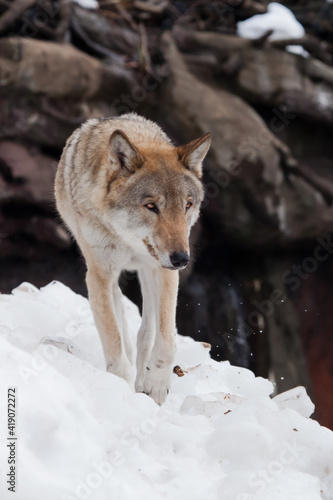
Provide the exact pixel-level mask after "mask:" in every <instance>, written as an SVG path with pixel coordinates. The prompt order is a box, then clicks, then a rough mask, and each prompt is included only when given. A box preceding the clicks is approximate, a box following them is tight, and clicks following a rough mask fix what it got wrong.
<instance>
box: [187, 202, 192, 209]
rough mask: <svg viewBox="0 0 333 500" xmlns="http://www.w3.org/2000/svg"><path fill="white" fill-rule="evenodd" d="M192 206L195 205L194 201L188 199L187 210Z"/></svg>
mask: <svg viewBox="0 0 333 500" xmlns="http://www.w3.org/2000/svg"><path fill="white" fill-rule="evenodd" d="M192 206H193V202H192V201H188V202H187V203H186V210H189V209H190V208H191V207H192Z"/></svg>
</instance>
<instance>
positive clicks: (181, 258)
mask: <svg viewBox="0 0 333 500" xmlns="http://www.w3.org/2000/svg"><path fill="white" fill-rule="evenodd" d="M189 260H190V256H189V254H188V253H187V252H174V253H173V254H171V255H170V261H171V264H172V265H173V267H175V268H176V269H179V268H180V267H185V266H186V265H187V263H188V261H189Z"/></svg>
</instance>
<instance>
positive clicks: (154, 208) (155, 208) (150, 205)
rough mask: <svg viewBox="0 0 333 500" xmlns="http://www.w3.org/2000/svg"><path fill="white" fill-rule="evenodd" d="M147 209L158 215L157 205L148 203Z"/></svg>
mask: <svg viewBox="0 0 333 500" xmlns="http://www.w3.org/2000/svg"><path fill="white" fill-rule="evenodd" d="M145 207H146V208H148V210H150V211H151V212H155V214H158V208H157V205H155V203H147V205H145Z"/></svg>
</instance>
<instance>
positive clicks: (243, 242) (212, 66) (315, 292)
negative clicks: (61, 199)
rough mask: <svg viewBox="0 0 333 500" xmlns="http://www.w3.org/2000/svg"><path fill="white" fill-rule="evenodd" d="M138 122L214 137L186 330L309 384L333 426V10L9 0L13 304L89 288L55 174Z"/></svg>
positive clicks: (177, 134)
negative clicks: (100, 126)
mask: <svg viewBox="0 0 333 500" xmlns="http://www.w3.org/2000/svg"><path fill="white" fill-rule="evenodd" d="M130 111H135V112H137V113H140V114H143V115H145V116H146V117H148V118H151V119H153V120H155V121H157V122H158V123H159V124H160V125H161V126H162V127H163V128H164V129H165V131H166V132H167V133H168V134H169V136H170V137H171V138H172V139H173V140H174V141H175V143H176V144H177V145H179V144H181V143H184V142H186V141H190V140H192V139H194V138H196V137H198V136H200V135H203V134H205V133H207V132H209V131H210V132H211V133H212V136H213V144H212V148H211V151H210V153H209V155H208V158H207V160H206V162H205V177H204V182H205V188H206V199H205V202H204V204H203V209H202V216H201V219H200V222H199V223H198V224H197V225H196V226H195V229H194V230H193V233H192V255H193V256H194V260H193V263H192V265H191V267H190V269H189V270H187V271H186V272H184V273H183V274H182V282H181V288H180V293H179V307H178V313H177V314H178V318H177V323H178V329H179V332H180V333H181V334H183V335H190V336H192V337H194V338H195V339H197V340H202V341H206V342H209V343H210V344H211V345H212V351H211V354H212V356H213V357H214V358H215V359H217V360H229V361H230V362H231V363H232V364H234V365H239V366H244V367H248V368H250V369H251V370H253V371H254V372H255V373H256V375H260V376H264V377H269V378H270V380H271V381H272V382H273V383H274V384H275V388H276V392H282V391H285V390H287V389H289V388H291V387H294V386H296V385H304V386H305V387H306V388H307V390H308V392H309V394H310V396H311V397H312V399H313V400H314V402H315V404H316V414H315V418H317V419H318V420H319V422H320V423H321V424H322V425H325V426H327V427H329V428H331V429H333V326H332V323H333V280H332V278H333V257H332V255H333V236H331V232H332V231H333V205H332V202H333V154H332V153H333V140H332V139H333V136H332V130H333V129H332V124H333V3H329V2H325V1H324V0H323V1H321V0H289V1H287V2H282V3H268V2H267V1H264V0H262V1H261V0H230V1H228V2H222V1H207V0H197V1H175V2H170V1H168V0H146V1H144V0H142V1H139V0H133V1H130V0H128V1H126V0H124V1H117V0H100V1H98V2H97V1H96V0H80V1H77V2H72V1H70V0H14V1H13V0H12V1H10V0H0V292H1V293H10V292H11V290H12V289H13V288H14V287H16V286H17V285H19V284H20V283H21V282H22V281H29V282H32V283H33V284H34V285H36V286H39V287H40V286H43V285H46V284H47V283H49V282H50V281H52V280H60V281H61V282H63V283H65V284H66V285H68V286H70V287H71V288H72V289H73V290H74V291H76V292H78V293H81V294H84V295H86V293H87V292H86V287H85V282H84V275H85V267H84V262H83V259H82V257H81V256H80V254H79V252H78V250H77V248H76V246H75V244H74V243H73V242H72V240H71V238H70V237H69V235H68V234H67V233H66V231H65V230H64V228H63V227H62V225H61V223H60V220H59V219H58V217H57V214H56V211H55V207H54V198H53V181H54V175H55V171H56V166H57V162H58V160H59V157H60V154H61V151H62V148H63V146H64V144H65V142H66V139H67V138H68V136H69V135H70V134H71V133H72V131H73V130H74V129H75V128H76V127H78V126H79V125H80V124H81V123H82V122H83V121H84V120H86V119H88V118H92V117H102V116H111V115H119V114H122V113H126V112H130ZM122 287H123V290H124V292H125V293H126V294H127V295H128V296H129V297H130V298H131V299H132V300H134V301H135V302H137V303H138V304H139V303H140V300H141V299H140V290H139V286H138V283H137V280H136V277H135V275H133V274H132V275H131V274H126V275H124V276H123V278H122Z"/></svg>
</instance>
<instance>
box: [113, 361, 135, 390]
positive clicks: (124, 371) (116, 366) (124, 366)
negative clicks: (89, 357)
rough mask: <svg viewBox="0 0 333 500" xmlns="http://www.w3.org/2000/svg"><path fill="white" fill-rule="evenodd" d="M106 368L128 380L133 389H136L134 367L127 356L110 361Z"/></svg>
mask: <svg viewBox="0 0 333 500" xmlns="http://www.w3.org/2000/svg"><path fill="white" fill-rule="evenodd" d="M106 369H107V371H108V372H109V373H113V374H114V375H117V377H120V378H123V379H124V380H126V382H127V383H128V385H129V386H130V387H131V389H134V385H133V378H132V368H131V365H130V363H129V361H128V359H127V358H124V359H123V360H122V361H118V362H114V363H109V364H108V365H107V368H106Z"/></svg>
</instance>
